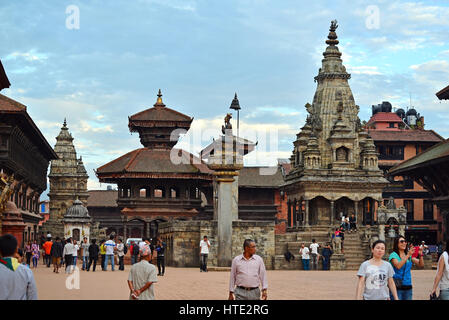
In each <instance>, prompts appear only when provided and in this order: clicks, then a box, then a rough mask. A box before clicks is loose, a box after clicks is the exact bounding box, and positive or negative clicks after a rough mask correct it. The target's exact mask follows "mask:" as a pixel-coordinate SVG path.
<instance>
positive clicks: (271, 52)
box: [0, 0, 449, 198]
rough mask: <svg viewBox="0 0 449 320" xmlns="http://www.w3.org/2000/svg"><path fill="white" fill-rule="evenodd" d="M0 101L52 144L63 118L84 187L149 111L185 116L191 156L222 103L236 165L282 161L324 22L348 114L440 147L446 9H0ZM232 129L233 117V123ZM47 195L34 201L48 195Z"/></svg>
mask: <svg viewBox="0 0 449 320" xmlns="http://www.w3.org/2000/svg"><path fill="white" fill-rule="evenodd" d="M0 5H1V7H0V8H1V10H0V43H1V44H2V45H1V46H0V59H1V61H2V63H3V66H4V68H5V70H6V73H7V75H8V78H9V80H10V82H11V87H10V88H9V89H5V90H2V92H1V93H2V94H3V95H6V96H8V97H10V98H12V99H14V100H17V101H19V102H21V103H22V104H25V105H26V106H27V111H28V113H29V114H30V116H31V117H32V118H33V120H34V121H35V123H36V124H37V126H38V127H39V128H40V130H41V131H42V133H43V135H44V136H45V138H46V139H47V141H48V142H49V144H50V145H51V146H54V145H55V143H56V140H55V137H56V136H57V135H58V133H59V131H60V128H61V126H62V123H63V121H64V118H67V126H68V127H69V130H70V132H71V133H72V136H73V137H74V144H75V148H76V151H77V155H78V156H82V157H83V162H84V164H85V166H86V169H87V171H88V174H89V177H90V178H89V182H88V188H89V189H105V188H106V186H107V185H106V184H100V183H99V182H98V179H97V178H96V177H95V173H94V169H96V168H98V167H100V166H102V165H104V164H106V163H108V162H109V161H111V160H113V159H115V158H117V157H119V156H121V155H123V154H125V153H127V152H130V151H132V150H135V149H137V148H140V147H142V145H141V144H140V142H139V136H138V134H137V133H133V134H131V133H130V132H129V130H128V116H131V115H133V114H135V113H137V112H140V111H142V110H145V109H147V108H150V107H152V106H153V104H154V103H155V101H156V94H157V91H158V89H161V90H162V94H163V101H164V103H165V104H166V106H167V107H170V108H172V109H175V110H177V111H179V112H182V113H184V114H187V115H189V116H191V117H194V120H193V122H192V126H191V129H190V130H189V132H188V133H187V134H185V135H184V136H183V137H182V138H181V139H180V141H179V143H178V144H177V146H176V147H178V148H182V149H185V150H187V151H190V152H192V153H194V154H198V153H199V151H200V150H201V149H202V148H204V147H206V146H207V145H208V144H209V143H210V142H211V141H212V139H213V138H216V137H218V135H219V134H220V129H221V125H222V124H223V118H224V116H225V115H226V113H228V112H232V111H233V110H230V109H229V106H230V104H231V101H232V99H233V97H234V93H237V94H238V98H239V100H240V106H241V108H242V109H241V110H240V115H239V118H240V135H242V136H245V137H247V138H250V140H252V141H257V142H258V146H257V148H256V151H254V152H253V153H251V154H250V155H248V156H247V159H245V163H246V164H247V165H275V164H276V161H277V159H278V158H289V157H290V155H291V152H292V150H293V141H294V140H295V138H296V133H298V132H299V129H300V128H301V127H302V126H303V125H304V123H305V117H306V114H307V112H306V110H305V108H304V105H305V104H306V103H307V102H310V103H311V102H312V99H313V95H314V93H315V89H316V83H315V82H314V80H313V78H314V77H315V76H316V75H317V74H318V68H319V67H320V66H321V59H322V58H323V56H322V53H323V51H324V50H325V48H326V44H325V40H326V38H327V34H328V32H329V25H330V21H331V20H333V19H337V20H338V25H339V27H338V29H337V35H338V40H339V41H340V44H339V49H340V51H341V52H342V53H343V55H342V59H343V64H344V65H345V66H346V68H347V70H348V72H349V73H351V75H352V77H351V79H350V80H349V84H350V86H351V89H352V92H353V95H354V98H355V101H356V104H358V105H359V106H360V112H359V117H360V119H361V120H362V121H363V120H366V121H367V120H368V119H369V118H370V116H371V106H372V105H374V104H379V103H381V102H382V101H389V102H391V103H392V105H393V107H394V108H403V109H405V110H406V109H407V108H408V107H410V105H412V106H414V107H415V108H416V109H417V111H418V112H419V113H420V114H421V115H423V116H424V118H425V128H426V129H432V130H435V131H436V132H437V133H439V134H440V135H441V136H443V137H444V138H448V137H449V126H447V122H448V121H449V112H448V111H449V102H447V101H439V100H438V99H437V97H436V96H435V93H436V92H437V91H439V90H441V89H442V88H444V87H445V86H447V85H448V84H449V43H448V42H447V39H449V2H447V1H443V0H441V1H432V0H427V1H415V2H414V1H399V0H390V1H386V0H385V1H374V0H371V1H362V0H355V1H353V0H351V1H349V0H348V1H345V0H340V1H338V0H334V1H315V2H308V3H307V5H304V2H302V1H301V2H300V1H296V0H283V1H274V0H273V1H268V0H229V1H214V0H135V1H125V0H123V1H122V0H115V1H100V0H89V1H87V0H84V1H75V0H68V1H66V0H45V1H37V0H36V1H25V0H22V1H9V0H0ZM232 123H233V126H234V128H236V114H235V112H233V120H232ZM47 192H48V189H47V191H46V192H44V193H43V194H42V197H43V198H45V197H46V193H47Z"/></svg>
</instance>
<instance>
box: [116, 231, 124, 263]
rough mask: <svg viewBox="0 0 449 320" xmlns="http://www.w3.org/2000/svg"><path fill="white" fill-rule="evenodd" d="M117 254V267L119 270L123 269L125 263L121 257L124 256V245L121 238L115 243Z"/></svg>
mask: <svg viewBox="0 0 449 320" xmlns="http://www.w3.org/2000/svg"><path fill="white" fill-rule="evenodd" d="M117 256H118V269H119V270H121V271H124V270H125V265H124V263H123V259H124V258H125V245H124V244H123V242H122V239H120V238H119V239H118V244H117Z"/></svg>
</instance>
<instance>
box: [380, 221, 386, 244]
mask: <svg viewBox="0 0 449 320" xmlns="http://www.w3.org/2000/svg"><path fill="white" fill-rule="evenodd" d="M379 240H382V241H385V225H384V224H380V225H379Z"/></svg>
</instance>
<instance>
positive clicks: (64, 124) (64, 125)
mask: <svg viewBox="0 0 449 320" xmlns="http://www.w3.org/2000/svg"><path fill="white" fill-rule="evenodd" d="M62 125H63V127H64V128H67V121H66V118H64V123H63V124H62Z"/></svg>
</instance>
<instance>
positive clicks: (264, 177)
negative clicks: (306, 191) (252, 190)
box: [239, 166, 284, 188]
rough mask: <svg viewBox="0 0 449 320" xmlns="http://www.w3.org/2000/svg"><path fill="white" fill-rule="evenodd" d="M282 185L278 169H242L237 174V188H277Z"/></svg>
mask: <svg viewBox="0 0 449 320" xmlns="http://www.w3.org/2000/svg"><path fill="white" fill-rule="evenodd" d="M283 183H284V178H283V176H282V173H281V170H280V168H279V167H277V166H276V167H243V168H242V169H241V170H240V173H239V186H241V187H258V188H263V187H265V188H267V187H270V188H271V187H274V188H277V187H279V186H280V185H281V184H283Z"/></svg>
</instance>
